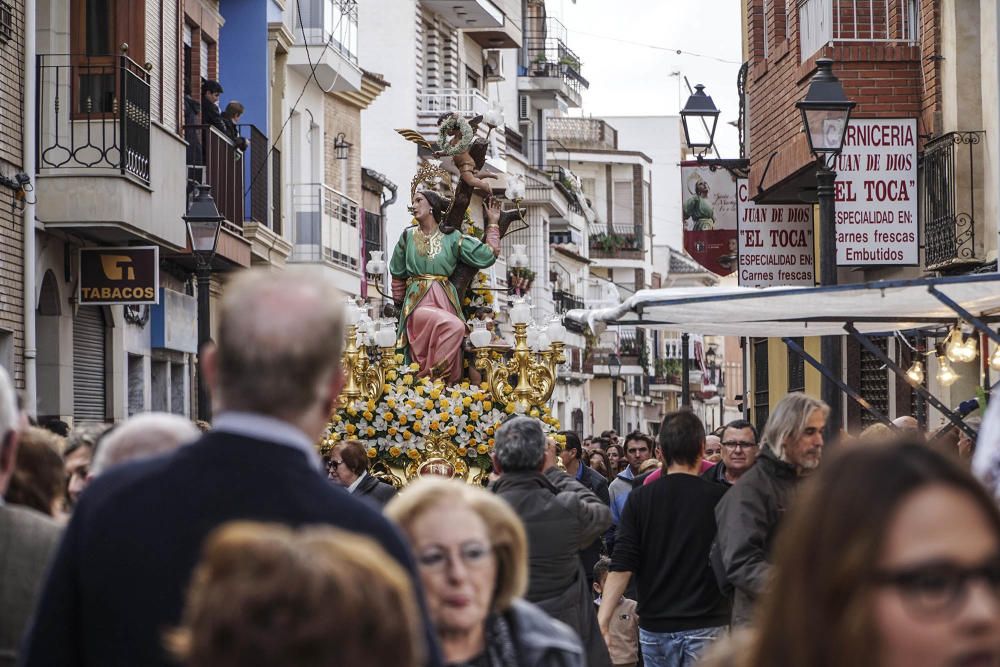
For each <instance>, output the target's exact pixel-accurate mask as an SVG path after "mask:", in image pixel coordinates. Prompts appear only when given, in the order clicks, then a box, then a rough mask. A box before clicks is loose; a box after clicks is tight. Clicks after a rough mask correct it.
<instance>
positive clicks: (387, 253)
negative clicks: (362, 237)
mask: <svg viewBox="0 0 1000 667" xmlns="http://www.w3.org/2000/svg"><path fill="white" fill-rule="evenodd" d="M382 187H384V188H385V189H386V190H388V191H389V192H391V193H392V196H391V197H389V198H388V199H386V200H384V201H382V202H381V203H380V204H379V207H378V215H379V224H380V225H381V226H382V229H380V230H379V233H380V234H381V236H382V241H383V242H384V245H383V250H385V255H383V256H384V257H385V263H386V266H389V259H390V258H391V256H392V249H391V248H390V247H389V239H387V238H386V237H385V210H386V209H387V208H389V207H390V206H392V205H393V204H395V203H396V197H397V196H398V193H397V192H396V191H397V190H398V186H397V185H396V184H395V183H393V182H392V181H390V180H389V179H387V178H386V179H383V182H382ZM382 281H383V283H382V289H383V290H384V291H385V292H386V293H387V294H388V293H389V284H388V282H387V281H386V280H385V276H382Z"/></svg>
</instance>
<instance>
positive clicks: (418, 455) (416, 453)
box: [406, 449, 420, 461]
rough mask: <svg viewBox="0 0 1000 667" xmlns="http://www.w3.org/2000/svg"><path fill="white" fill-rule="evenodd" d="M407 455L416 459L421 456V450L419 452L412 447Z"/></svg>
mask: <svg viewBox="0 0 1000 667" xmlns="http://www.w3.org/2000/svg"><path fill="white" fill-rule="evenodd" d="M406 455H407V456H409V457H410V458H411V459H413V460H414V461H416V460H417V459H419V458H420V452H418V451H417V450H415V449H411V450H410V451H408V452H406Z"/></svg>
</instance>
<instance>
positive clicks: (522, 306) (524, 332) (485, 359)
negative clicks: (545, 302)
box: [472, 299, 566, 411]
mask: <svg viewBox="0 0 1000 667" xmlns="http://www.w3.org/2000/svg"><path fill="white" fill-rule="evenodd" d="M510 321H511V323H512V324H513V325H514V349H513V350H512V351H511V353H510V359H509V360H507V359H504V358H500V359H494V358H493V353H494V352H498V351H500V349H501V348H497V347H494V346H491V345H488V344H487V345H477V343H485V342H486V340H485V336H482V337H480V335H479V334H477V337H476V338H474V339H472V342H473V345H475V346H476V368H478V369H479V370H481V371H483V372H484V376H485V378H486V382H487V384H488V385H489V387H490V392H491V393H492V394H493V398H494V400H495V401H496V402H497V403H498V404H500V405H507V404H508V403H510V402H511V401H513V402H514V403H515V404H516V405H517V407H518V410H522V411H523V410H527V408H528V407H529V406H532V405H534V406H540V405H544V404H545V403H547V402H548V400H549V399H550V398H552V391H553V390H554V389H555V386H556V369H557V368H558V366H559V364H561V363H563V362H565V361H566V357H565V356H564V355H563V341H564V340H565V337H566V329H565V327H563V325H562V323H561V322H559V320H558V319H554V320H552V322H550V323H549V325H548V327H547V328H546V329H544V331H543V332H542V333H537V332H536V333H535V334H533V335H532V338H533V340H532V342H533V343H535V347H537V348H539V351H538V352H537V353H535V352H533V351H532V345H531V344H529V341H528V337H529V332H528V325H529V323H530V321H531V307H530V306H529V305H528V304H527V303H526V302H525V301H524V300H522V299H518V300H516V301H515V302H514V305H513V306H512V307H511V309H510ZM545 339H548V340H547V344H546V340H545ZM515 376H516V377H517V384H511V379H512V378H514V377H515Z"/></svg>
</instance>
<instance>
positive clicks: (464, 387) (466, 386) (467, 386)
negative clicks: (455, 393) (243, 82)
mask: <svg viewBox="0 0 1000 667" xmlns="http://www.w3.org/2000/svg"><path fill="white" fill-rule="evenodd" d="M461 387H462V389H468V388H469V383H468V382H463V383H462V384H461Z"/></svg>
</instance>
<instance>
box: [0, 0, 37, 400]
mask: <svg viewBox="0 0 1000 667" xmlns="http://www.w3.org/2000/svg"><path fill="white" fill-rule="evenodd" d="M8 1H9V2H10V4H11V9H12V13H13V25H12V31H11V32H12V36H11V39H10V41H8V42H7V43H5V44H0V174H3V175H5V176H12V175H14V174H15V173H16V172H19V171H21V168H22V163H21V151H22V136H23V131H24V128H23V126H22V124H21V116H22V112H21V93H22V91H23V90H24V66H23V63H24V2H23V0H8ZM32 176H34V174H32ZM23 229H24V222H23V218H22V216H21V211H20V203H19V202H16V201H15V199H14V196H13V193H12V192H11V191H10V190H8V189H7V188H0V332H2V333H3V334H11V335H12V336H13V339H14V350H13V362H14V365H13V368H12V371H13V373H12V375H13V379H14V382H15V384H16V386H17V387H22V388H23V387H24V282H23V276H22V272H23V268H24V262H23V259H22V258H23V256H24V253H23V248H24V246H23Z"/></svg>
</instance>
